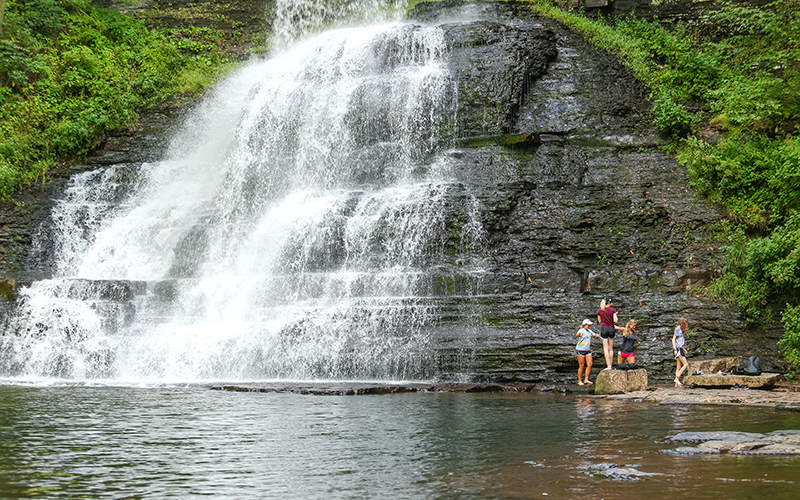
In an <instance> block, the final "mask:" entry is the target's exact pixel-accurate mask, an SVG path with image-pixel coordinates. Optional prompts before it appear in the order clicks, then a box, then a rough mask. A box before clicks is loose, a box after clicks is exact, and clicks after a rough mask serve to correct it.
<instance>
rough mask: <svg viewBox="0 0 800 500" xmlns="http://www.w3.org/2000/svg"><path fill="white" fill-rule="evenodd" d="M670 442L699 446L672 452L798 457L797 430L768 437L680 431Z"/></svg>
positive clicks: (799, 440) (732, 433)
mask: <svg viewBox="0 0 800 500" xmlns="http://www.w3.org/2000/svg"><path fill="white" fill-rule="evenodd" d="M667 440H668V441H672V442H683V443H698V442H699V443H700V444H699V445H698V446H683V447H680V448H677V449H675V450H674V451H673V453H682V454H696V453H712V454H720V453H735V454H746V455H800V430H780V431H774V432H770V433H768V434H758V433H754V432H681V433H680V434H676V435H675V436H671V437H669V438H667Z"/></svg>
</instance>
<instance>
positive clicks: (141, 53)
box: [0, 0, 225, 200]
mask: <svg viewBox="0 0 800 500" xmlns="http://www.w3.org/2000/svg"><path fill="white" fill-rule="evenodd" d="M219 43H220V40H219V33H217V32H215V30H212V29H209V28H185V29H179V30H176V29H167V28H164V29H159V30H149V29H148V28H147V27H146V26H145V24H144V23H143V22H142V21H140V20H136V19H132V18H130V17H127V16H124V15H121V14H119V13H118V12H116V11H112V10H107V9H103V8H99V7H96V6H94V5H92V2H91V0H60V1H59V0H8V1H7V3H6V8H5V13H4V18H3V26H2V34H1V35H0V199H5V200H7V199H9V198H10V197H11V196H12V194H13V192H14V191H15V190H16V189H18V188H19V187H20V186H22V185H25V184H30V183H33V182H35V181H36V180H37V179H41V180H42V181H44V179H45V176H46V175H47V172H48V170H49V169H50V168H51V167H52V166H54V165H56V164H57V163H58V162H61V161H66V160H71V159H74V158H78V157H80V156H82V155H84V154H86V152H88V151H89V150H90V149H91V148H93V147H95V146H96V145H97V144H99V142H100V141H102V139H103V137H104V134H105V133H106V131H108V130H111V129H119V128H124V127H128V126H131V125H132V124H135V122H136V121H137V119H138V114H137V111H136V110H137V109H139V108H143V107H148V106H155V105H157V104H160V103H162V102H164V101H166V100H167V99H169V98H171V97H174V96H191V95H196V94H198V93H200V92H201V91H203V90H204V89H206V88H208V87H209V86H210V85H211V83H213V81H214V80H215V79H216V78H218V77H219V75H220V73H221V69H222V65H223V63H224V62H225V58H224V57H223V56H222V55H220V50H219V49H218V46H219Z"/></svg>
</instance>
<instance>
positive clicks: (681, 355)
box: [675, 347, 686, 359]
mask: <svg viewBox="0 0 800 500" xmlns="http://www.w3.org/2000/svg"><path fill="white" fill-rule="evenodd" d="M685 357H686V349H684V348H683V347H679V348H678V354H676V355H675V359H678V358H685Z"/></svg>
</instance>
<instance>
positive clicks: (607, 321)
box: [597, 306, 617, 328]
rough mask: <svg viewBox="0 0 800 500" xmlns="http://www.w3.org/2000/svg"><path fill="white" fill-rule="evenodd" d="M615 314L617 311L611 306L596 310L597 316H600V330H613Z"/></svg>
mask: <svg viewBox="0 0 800 500" xmlns="http://www.w3.org/2000/svg"><path fill="white" fill-rule="evenodd" d="M616 312H617V310H616V309H614V308H613V307H612V306H608V307H606V308H605V309H598V310H597V315H598V316H600V328H614V313H616Z"/></svg>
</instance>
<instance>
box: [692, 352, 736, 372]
mask: <svg viewBox="0 0 800 500" xmlns="http://www.w3.org/2000/svg"><path fill="white" fill-rule="evenodd" d="M741 360H742V357H741V356H731V357H728V358H712V359H693V360H691V361H689V367H688V368H687V369H686V373H687V374H691V373H695V372H697V371H702V372H704V373H708V374H713V373H717V372H719V371H722V370H730V369H731V368H733V367H734V366H739V363H740V362H741Z"/></svg>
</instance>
